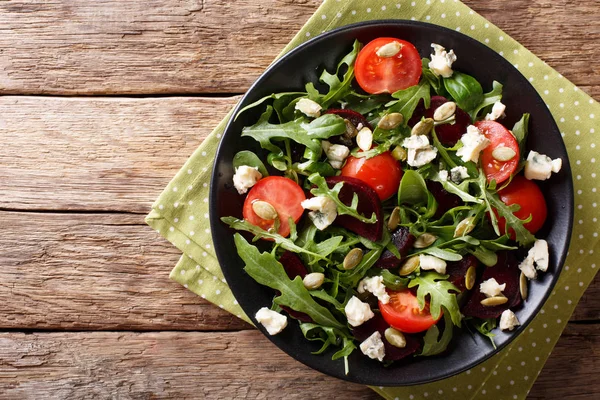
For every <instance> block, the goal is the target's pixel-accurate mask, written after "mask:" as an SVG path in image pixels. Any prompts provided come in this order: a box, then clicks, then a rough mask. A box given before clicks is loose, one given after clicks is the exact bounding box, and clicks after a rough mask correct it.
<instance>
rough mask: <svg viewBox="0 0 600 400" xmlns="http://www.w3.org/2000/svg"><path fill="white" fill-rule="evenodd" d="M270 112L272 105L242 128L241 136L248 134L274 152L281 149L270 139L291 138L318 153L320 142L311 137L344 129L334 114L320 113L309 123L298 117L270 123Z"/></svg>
mask: <svg viewBox="0 0 600 400" xmlns="http://www.w3.org/2000/svg"><path fill="white" fill-rule="evenodd" d="M272 114H273V107H271V106H267V110H266V111H265V112H264V113H263V114H262V115H261V116H260V119H259V120H258V122H257V123H256V124H254V125H252V126H247V127H244V129H242V136H250V137H251V138H253V139H254V140H256V141H257V142H259V143H260V146H261V147H262V148H263V149H266V150H269V151H271V152H274V153H281V149H280V148H279V147H277V146H275V145H274V144H273V143H271V140H272V139H280V140H281V139H291V140H293V141H295V142H297V143H300V144H302V145H304V146H306V147H308V148H309V149H311V150H312V151H314V152H316V153H319V154H320V153H321V143H320V142H319V141H318V140H313V139H327V138H330V137H331V136H336V135H340V134H342V133H344V132H345V131H346V123H345V122H344V120H343V119H342V118H340V117H339V116H337V115H335V114H325V115H322V116H320V117H319V118H317V119H315V120H313V121H311V122H310V123H307V121H306V119H305V118H298V119H296V120H294V121H290V122H286V123H284V124H271V123H269V119H270V118H271V115H272Z"/></svg>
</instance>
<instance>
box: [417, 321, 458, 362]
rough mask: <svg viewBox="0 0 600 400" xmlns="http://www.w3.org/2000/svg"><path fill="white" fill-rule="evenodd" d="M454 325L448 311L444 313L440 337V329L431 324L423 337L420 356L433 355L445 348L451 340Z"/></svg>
mask: <svg viewBox="0 0 600 400" xmlns="http://www.w3.org/2000/svg"><path fill="white" fill-rule="evenodd" d="M453 330H454V326H453V325H452V320H451V319H450V317H449V316H448V313H444V333H442V336H441V337H440V330H439V328H438V326H437V325H433V326H432V327H431V328H429V329H428V330H427V332H426V333H425V337H424V338H423V350H422V351H421V353H419V355H420V356H435V355H436V354H440V353H442V352H443V351H445V350H446V348H447V347H448V344H450V341H451V340H452V333H453Z"/></svg>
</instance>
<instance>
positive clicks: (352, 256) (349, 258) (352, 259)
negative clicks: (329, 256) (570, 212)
mask: <svg viewBox="0 0 600 400" xmlns="http://www.w3.org/2000/svg"><path fill="white" fill-rule="evenodd" d="M362 258H363V251H362V250H361V249H359V248H354V249H352V250H350V251H349V252H348V254H346V257H344V263H343V266H344V269H352V268H354V267H356V266H357V265H358V264H360V262H361V261H362Z"/></svg>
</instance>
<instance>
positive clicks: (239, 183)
mask: <svg viewBox="0 0 600 400" xmlns="http://www.w3.org/2000/svg"><path fill="white" fill-rule="evenodd" d="M261 178H262V174H261V173H260V172H258V168H253V167H249V166H247V165H242V166H240V167H238V168H237V169H236V170H235V174H234V175H233V186H234V187H235V188H236V189H237V191H238V193H239V194H244V193H246V192H247V191H248V189H250V188H251V187H252V186H254V185H256V182H258V181H259V180H260V179H261Z"/></svg>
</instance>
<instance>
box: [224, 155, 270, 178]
mask: <svg viewBox="0 0 600 400" xmlns="http://www.w3.org/2000/svg"><path fill="white" fill-rule="evenodd" d="M232 163H233V168H234V170H236V169H238V168H239V167H241V166H242V165H247V166H249V167H253V168H256V169H258V172H260V173H261V174H262V176H263V177H265V176H269V173H268V172H267V169H266V168H265V164H263V162H262V161H260V158H258V156H257V155H256V154H254V153H253V152H251V151H250V150H242V151H239V152H237V153H236V154H235V156H233V161H232Z"/></svg>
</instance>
